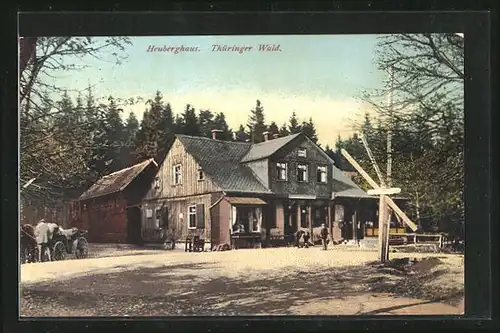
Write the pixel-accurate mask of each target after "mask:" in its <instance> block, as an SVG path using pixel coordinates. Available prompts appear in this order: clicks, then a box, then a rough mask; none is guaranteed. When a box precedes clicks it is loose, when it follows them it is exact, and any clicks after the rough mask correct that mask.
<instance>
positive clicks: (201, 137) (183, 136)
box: [176, 134, 251, 145]
mask: <svg viewBox="0 0 500 333" xmlns="http://www.w3.org/2000/svg"><path fill="white" fill-rule="evenodd" d="M176 136H178V137H181V138H192V139H202V140H208V141H212V142H227V143H236V144H245V145H251V143H250V142H241V141H232V140H220V139H212V138H209V137H206V136H196V135H186V134H176Z"/></svg>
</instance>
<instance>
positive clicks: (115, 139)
mask: <svg viewBox="0 0 500 333" xmlns="http://www.w3.org/2000/svg"><path fill="white" fill-rule="evenodd" d="M121 112H122V109H120V108H118V106H117V105H116V102H115V99H114V98H113V97H112V96H110V97H109V98H108V105H107V107H106V115H105V134H104V137H105V140H106V148H107V149H106V152H105V155H106V170H105V171H106V172H107V173H111V172H114V171H117V170H120V169H122V168H123V167H124V165H125V163H124V161H122V148H123V146H124V144H125V143H124V141H125V139H126V138H125V128H124V125H123V121H122V118H121V116H120V114H121Z"/></svg>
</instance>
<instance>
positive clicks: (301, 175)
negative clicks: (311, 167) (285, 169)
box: [297, 164, 307, 182]
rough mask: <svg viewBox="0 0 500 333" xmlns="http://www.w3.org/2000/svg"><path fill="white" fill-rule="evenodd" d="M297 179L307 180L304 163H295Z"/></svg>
mask: <svg viewBox="0 0 500 333" xmlns="http://www.w3.org/2000/svg"><path fill="white" fill-rule="evenodd" d="M297 181H299V182H307V165H306V164H299V165H297Z"/></svg>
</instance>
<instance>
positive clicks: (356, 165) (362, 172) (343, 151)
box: [340, 149, 380, 189]
mask: <svg viewBox="0 0 500 333" xmlns="http://www.w3.org/2000/svg"><path fill="white" fill-rule="evenodd" d="M340 152H341V153H342V155H343V156H344V157H345V158H346V160H347V161H349V163H351V165H352V166H353V167H354V168H355V169H356V171H358V172H359V174H360V175H361V176H363V178H364V179H366V181H367V182H368V184H370V186H371V187H373V188H376V189H378V188H380V186H379V185H378V184H377V183H376V182H375V181H374V180H373V178H372V177H370V175H369V174H367V173H366V171H365V170H363V168H362V167H361V166H360V165H359V164H358V162H356V161H355V160H354V158H352V156H351V155H349V153H348V152H347V151H345V150H344V149H342V150H341V151H340Z"/></svg>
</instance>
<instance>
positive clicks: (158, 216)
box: [155, 208, 161, 229]
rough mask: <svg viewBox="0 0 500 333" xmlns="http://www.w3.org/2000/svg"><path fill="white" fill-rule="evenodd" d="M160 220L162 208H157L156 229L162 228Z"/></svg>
mask: <svg viewBox="0 0 500 333" xmlns="http://www.w3.org/2000/svg"><path fill="white" fill-rule="evenodd" d="M160 221H161V208H156V211H155V227H156V229H159V228H160Z"/></svg>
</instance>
